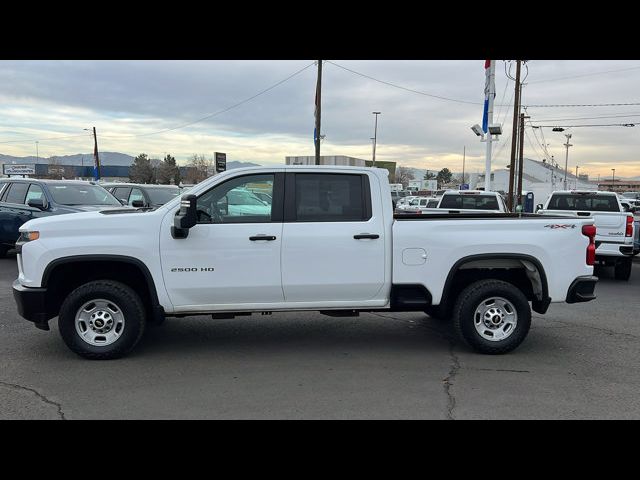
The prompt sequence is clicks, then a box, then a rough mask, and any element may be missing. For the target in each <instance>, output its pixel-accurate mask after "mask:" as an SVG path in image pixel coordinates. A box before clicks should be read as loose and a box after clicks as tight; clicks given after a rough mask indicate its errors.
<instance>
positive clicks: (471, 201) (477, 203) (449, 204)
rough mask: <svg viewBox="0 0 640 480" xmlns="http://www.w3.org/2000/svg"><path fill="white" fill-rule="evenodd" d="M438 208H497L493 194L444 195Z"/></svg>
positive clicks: (496, 201)
mask: <svg viewBox="0 0 640 480" xmlns="http://www.w3.org/2000/svg"><path fill="white" fill-rule="evenodd" d="M440 208H460V209H472V210H499V206H498V200H497V198H496V197H495V195H445V196H444V197H442V201H441V202H440Z"/></svg>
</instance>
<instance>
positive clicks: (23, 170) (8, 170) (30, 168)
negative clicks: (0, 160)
mask: <svg viewBox="0 0 640 480" xmlns="http://www.w3.org/2000/svg"><path fill="white" fill-rule="evenodd" d="M2 173H3V174H4V175H35V174H36V167H35V165H8V164H6V163H5V164H4V165H2Z"/></svg>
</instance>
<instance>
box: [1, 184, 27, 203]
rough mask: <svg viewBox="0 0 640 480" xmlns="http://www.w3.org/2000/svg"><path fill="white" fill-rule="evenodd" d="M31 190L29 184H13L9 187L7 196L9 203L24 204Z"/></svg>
mask: <svg viewBox="0 0 640 480" xmlns="http://www.w3.org/2000/svg"><path fill="white" fill-rule="evenodd" d="M28 189H29V184H28V183H13V184H11V186H10V187H9V193H8V194H7V199H6V200H5V201H6V202H7V203H24V198H25V197H26V195H27V190H28Z"/></svg>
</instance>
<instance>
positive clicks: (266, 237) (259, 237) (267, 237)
mask: <svg viewBox="0 0 640 480" xmlns="http://www.w3.org/2000/svg"><path fill="white" fill-rule="evenodd" d="M275 239H276V237H274V236H273V235H256V236H254V237H249V240H251V241H252V242H255V241H257V240H266V241H268V242H271V241H273V240H275Z"/></svg>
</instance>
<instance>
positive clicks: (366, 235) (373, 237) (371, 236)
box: [353, 233, 380, 240]
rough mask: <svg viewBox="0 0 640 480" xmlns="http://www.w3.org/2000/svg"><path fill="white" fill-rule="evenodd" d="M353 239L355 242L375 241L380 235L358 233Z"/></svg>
mask: <svg viewBox="0 0 640 480" xmlns="http://www.w3.org/2000/svg"><path fill="white" fill-rule="evenodd" d="M353 238H355V239H356V240H362V239H363V238H371V239H376V238H380V235H378V234H377V233H359V234H358V235H354V236H353Z"/></svg>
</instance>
